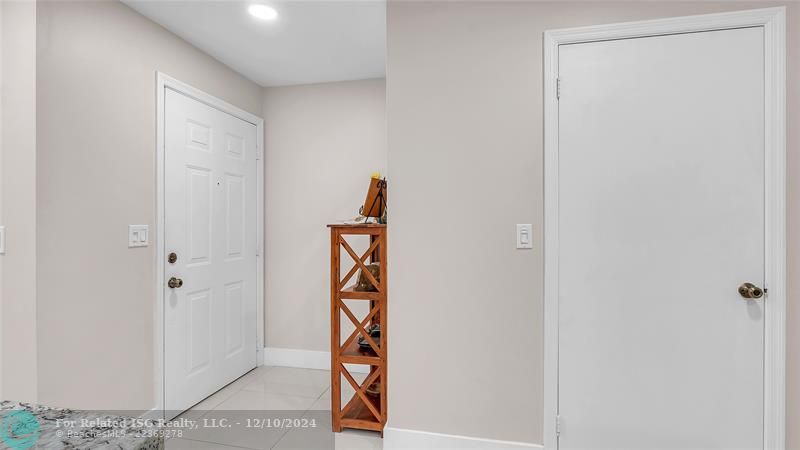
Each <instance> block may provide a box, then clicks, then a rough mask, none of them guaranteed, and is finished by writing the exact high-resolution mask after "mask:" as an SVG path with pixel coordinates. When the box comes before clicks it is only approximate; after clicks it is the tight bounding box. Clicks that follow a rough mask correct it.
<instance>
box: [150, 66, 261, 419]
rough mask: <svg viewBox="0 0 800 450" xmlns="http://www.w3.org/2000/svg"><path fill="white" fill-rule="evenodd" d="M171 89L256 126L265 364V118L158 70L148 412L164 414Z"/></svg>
mask: <svg viewBox="0 0 800 450" xmlns="http://www.w3.org/2000/svg"><path fill="white" fill-rule="evenodd" d="M167 89H171V90H173V91H176V92H180V93H181V94H183V95H186V96H187V97H191V98H193V99H195V100H197V101H199V102H201V103H204V104H206V105H208V106H211V107H212V108H215V109H218V110H220V111H222V112H225V113H228V114H230V115H232V116H234V117H237V118H239V119H242V120H244V121H245V122H249V123H252V124H253V125H255V126H256V127H257V131H256V133H257V137H256V145H257V147H256V161H258V168H257V181H256V186H257V188H256V202H257V204H258V205H257V207H256V221H257V224H256V231H257V233H258V237H257V246H258V248H257V249H256V251H257V258H256V259H257V271H258V275H257V282H256V284H257V288H256V303H257V306H256V308H257V309H256V314H257V316H258V317H257V318H256V319H257V323H258V325H257V330H258V331H257V334H256V339H257V341H256V348H255V349H253V351H255V352H256V361H257V364H258V365H259V366H260V365H262V364H263V363H264V119H262V118H260V117H258V116H256V115H254V114H251V113H249V112H247V111H244V110H242V109H240V108H237V107H236V106H233V105H231V104H230V103H227V102H225V101H223V100H220V99H218V98H216V97H214V96H212V95H209V94H207V93H205V92H203V91H201V90H199V89H197V88H194V87H192V86H189V85H188V84H186V83H183V82H181V81H179V80H177V79H175V78H172V77H170V76H169V75H166V74H164V73H161V72H156V233H155V236H156V238H155V248H156V252H155V253H156V254H155V259H156V264H155V265H156V277H155V279H156V285H155V289H156V305H155V322H154V323H155V327H154V329H155V341H154V343H155V345H154V347H155V349H154V350H155V352H154V353H155V386H156V389H155V391H156V399H157V400H156V407H155V411H153V412H152V413H151V414H150V415H151V416H153V417H157V418H163V417H164V408H165V395H164V394H165V392H166V391H165V388H166V386H165V378H164V377H165V373H164V367H165V365H164V345H165V341H164V336H165V333H164V331H165V330H164V319H165V312H164V307H165V304H164V285H165V281H164V258H166V254H167V253H166V242H165V239H164V229H165V228H164V227H165V221H164V220H165V215H164V177H165V173H164V157H165V154H166V153H165V148H164V119H165V117H164V116H165V115H164V97H165V94H166V90H167Z"/></svg>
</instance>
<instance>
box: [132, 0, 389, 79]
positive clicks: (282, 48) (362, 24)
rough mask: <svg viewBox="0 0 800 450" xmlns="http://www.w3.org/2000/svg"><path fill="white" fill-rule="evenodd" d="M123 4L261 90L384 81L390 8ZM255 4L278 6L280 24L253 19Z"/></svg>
mask: <svg viewBox="0 0 800 450" xmlns="http://www.w3.org/2000/svg"><path fill="white" fill-rule="evenodd" d="M123 2H124V3H125V4H127V5H128V6H130V7H131V8H133V9H134V10H136V11H138V12H139V13H141V14H142V15H144V16H145V17H148V18H149V19H151V20H153V21H155V22H156V23H158V24H160V25H161V26H163V27H164V28H166V29H168V30H170V31H172V32H173V33H175V34H177V35H178V36H180V37H181V38H183V39H185V40H186V41H188V42H190V43H192V44H193V45H194V46H196V47H198V48H199V49H201V50H203V51H204V52H206V53H208V54H209V55H211V56H213V57H214V58H216V59H217V60H219V61H221V62H223V63H224V64H226V65H228V66H229V67H231V68H232V69H234V70H236V71H237V72H239V73H241V74H242V75H244V76H245V77H247V78H249V79H251V80H253V81H255V82H256V83H258V84H260V85H262V86H287V85H293V84H309V83H324V82H331V81H343V80H360V79H366V78H382V77H384V75H385V65H386V3H385V2H384V1H383V0H358V1H339V0H327V1H304V0H294V1H285V0H284V1H269V0H263V1H262V0H253V1H250V2H245V1H235V0H234V1H205V0H193V1H186V0H181V1H172V0H165V1H154V0H123ZM252 3H263V4H267V5H269V6H272V7H273V8H275V9H276V10H277V11H278V18H277V19H276V20H274V21H262V20H259V19H256V18H254V17H252V16H250V15H249V14H248V12H247V7H248V6H249V5H250V4H252Z"/></svg>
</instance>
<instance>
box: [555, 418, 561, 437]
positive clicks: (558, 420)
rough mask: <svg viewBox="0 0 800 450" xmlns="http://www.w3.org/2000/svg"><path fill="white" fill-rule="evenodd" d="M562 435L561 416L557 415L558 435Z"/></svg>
mask: <svg viewBox="0 0 800 450" xmlns="http://www.w3.org/2000/svg"><path fill="white" fill-rule="evenodd" d="M558 436H561V416H556V437H558Z"/></svg>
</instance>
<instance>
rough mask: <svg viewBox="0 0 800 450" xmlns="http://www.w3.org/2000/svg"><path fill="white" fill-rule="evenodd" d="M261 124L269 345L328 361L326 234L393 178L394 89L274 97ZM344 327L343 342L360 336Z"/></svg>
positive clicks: (351, 85)
mask: <svg viewBox="0 0 800 450" xmlns="http://www.w3.org/2000/svg"><path fill="white" fill-rule="evenodd" d="M263 117H264V123H265V125H264V128H265V135H266V136H265V145H264V148H265V155H266V177H265V178H266V197H265V198H266V207H265V210H266V213H267V214H266V215H267V217H266V221H265V222H266V242H267V246H266V279H267V286H266V299H267V301H266V308H265V314H266V318H265V320H266V342H265V344H266V347H268V348H281V349H300V350H312V351H317V352H328V351H329V350H330V284H328V283H329V281H328V278H329V277H328V276H327V274H328V273H330V267H329V264H330V233H329V231H328V229H327V228H326V225H327V224H329V223H334V222H337V221H341V220H346V219H353V218H355V217H356V216H357V215H358V207H359V206H360V205H361V204H363V202H364V197H365V196H366V192H367V186H368V185H369V178H370V174H372V173H373V172H381V173H384V174H385V172H386V81H385V80H383V79H373V80H361V81H345V82H338V83H321V84H310V85H301V86H289V87H276V88H266V89H265V90H264V114H263ZM359 244H362V245H361V246H360V247H359V246H357V247H356V248H355V249H356V251H358V249H360V248H362V247H363V249H364V250H366V247H364V244H366V241H365V240H364V242H359ZM347 262H348V261H344V262H343V265H345V263H347ZM349 268H350V267H349V266H347V267H346V269H349ZM346 269H345V270H346ZM361 303H364V302H361ZM364 306H365V305H356V306H355V310H354V313H356V314H365V313H366V312H367V311H366V310H365V309H364ZM359 317H360V316H359ZM343 323H344V325H345V327H344V330H345V331H343V333H345V332H346V330H349V329H351V328H352V327H349V326H347V319H345V320H344V321H343ZM268 356H269V351H268ZM320 359H325V356H324V355H322V357H321V358H320Z"/></svg>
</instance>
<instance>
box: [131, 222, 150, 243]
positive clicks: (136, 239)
mask: <svg viewBox="0 0 800 450" xmlns="http://www.w3.org/2000/svg"><path fill="white" fill-rule="evenodd" d="M148 234H149V233H148V230H147V225H128V247H131V248H132V247H147V237H148V236H147V235H148Z"/></svg>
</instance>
